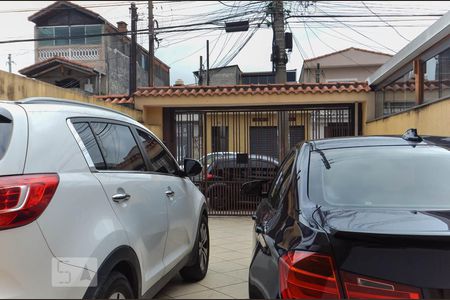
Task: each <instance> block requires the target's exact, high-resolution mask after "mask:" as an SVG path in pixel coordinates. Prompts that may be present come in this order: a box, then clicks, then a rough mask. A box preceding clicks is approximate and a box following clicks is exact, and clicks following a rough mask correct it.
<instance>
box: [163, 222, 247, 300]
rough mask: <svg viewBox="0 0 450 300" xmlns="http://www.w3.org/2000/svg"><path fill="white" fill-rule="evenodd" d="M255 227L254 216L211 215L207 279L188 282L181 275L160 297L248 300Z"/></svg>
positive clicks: (165, 288)
mask: <svg viewBox="0 0 450 300" xmlns="http://www.w3.org/2000/svg"><path fill="white" fill-rule="evenodd" d="M252 226H253V222H252V220H251V218H250V217H210V218H209V232H210V238H211V246H210V248H211V253H210V257H209V270H208V274H207V275H206V277H205V279H203V280H202V281H200V282H197V283H185V282H183V280H182V279H181V278H180V277H179V276H177V277H176V278H174V279H173V280H172V281H171V282H170V283H169V284H168V285H167V286H165V287H164V288H163V289H162V290H161V292H160V293H159V294H158V295H157V296H156V298H160V299H163V298H166V299H248V286H247V280H248V266H249V264H250V259H251V252H252Z"/></svg>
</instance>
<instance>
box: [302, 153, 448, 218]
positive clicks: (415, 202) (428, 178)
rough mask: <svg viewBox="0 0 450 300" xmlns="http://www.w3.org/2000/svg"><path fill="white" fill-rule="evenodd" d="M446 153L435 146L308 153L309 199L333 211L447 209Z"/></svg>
mask: <svg viewBox="0 0 450 300" xmlns="http://www.w3.org/2000/svg"><path fill="white" fill-rule="evenodd" d="M449 178H450V151H449V150H448V149H446V148H441V147H438V146H415V147H414V146H389V147H361V148H346V149H331V150H323V151H314V152H312V153H311V161H310V167H309V180H308V193H309V197H310V198H311V200H313V201H315V202H317V203H319V204H321V205H330V206H339V207H365V208H368V207H391V208H410V209H450V201H449V195H450V184H449Z"/></svg>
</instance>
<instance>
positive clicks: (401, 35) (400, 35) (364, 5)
mask: <svg viewBox="0 0 450 300" xmlns="http://www.w3.org/2000/svg"><path fill="white" fill-rule="evenodd" d="M361 3H362V4H364V6H365V7H366V8H367V9H368V10H369V11H370V12H371V13H372V14H374V15H375V16H377V17H378V18H379V19H380V20H381V21H383V22H384V23H386V25H388V26H389V27H391V28H392V29H393V30H394V31H395V32H396V33H397V34H398V35H399V36H401V37H402V38H403V39H404V40H405V41H407V42H411V40H409V39H407V38H405V37H404V36H403V35H402V34H401V33H400V32H399V31H398V30H397V29H396V28H395V27H394V26H392V25H391V24H389V23H388V22H386V21H384V20H383V19H382V18H381V17H380V16H379V15H377V14H376V13H375V12H374V11H373V10H371V9H370V7H369V6H367V5H366V3H364V1H361Z"/></svg>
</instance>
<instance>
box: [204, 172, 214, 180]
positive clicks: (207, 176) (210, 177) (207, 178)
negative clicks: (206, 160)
mask: <svg viewBox="0 0 450 300" xmlns="http://www.w3.org/2000/svg"><path fill="white" fill-rule="evenodd" d="M214 177H216V176H214V175H213V174H211V173H208V174H206V180H213V179H214Z"/></svg>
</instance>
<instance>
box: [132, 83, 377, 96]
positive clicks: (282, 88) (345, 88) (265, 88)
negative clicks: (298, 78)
mask: <svg viewBox="0 0 450 300" xmlns="http://www.w3.org/2000/svg"><path fill="white" fill-rule="evenodd" d="M369 91H371V88H370V86H369V85H368V84H367V82H333V83H286V84H245V85H244V84H243V85H222V86H189V85H183V86H169V87H142V88H138V90H137V92H136V93H134V96H135V97H142V96H144V97H181V96H185V97H189V96H192V97H205V96H232V95H281V94H285V95H287V94H294V95H297V94H325V93H328V94H331V93H343V92H346V93H352V92H356V93H361V92H369Z"/></svg>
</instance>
